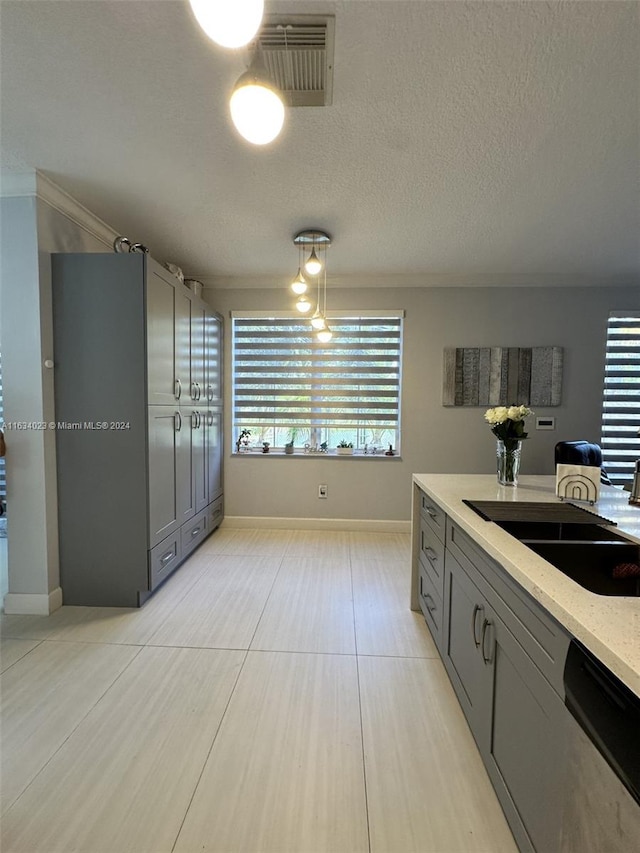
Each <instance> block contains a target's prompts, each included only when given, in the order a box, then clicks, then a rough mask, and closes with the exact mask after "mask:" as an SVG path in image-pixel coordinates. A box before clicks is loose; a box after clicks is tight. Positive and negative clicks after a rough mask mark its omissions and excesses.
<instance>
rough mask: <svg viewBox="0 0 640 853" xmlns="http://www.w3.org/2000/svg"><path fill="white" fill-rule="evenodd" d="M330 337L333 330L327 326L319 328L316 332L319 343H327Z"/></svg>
mask: <svg viewBox="0 0 640 853" xmlns="http://www.w3.org/2000/svg"><path fill="white" fill-rule="evenodd" d="M332 337H333V332H332V331H331V329H330V328H329V327H328V326H325V328H324V329H320V331H318V332H316V338H317V339H318V340H319V341H320V343H321V344H328V343H329V341H330V340H331V338H332Z"/></svg>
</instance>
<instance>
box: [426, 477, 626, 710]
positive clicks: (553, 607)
mask: <svg viewBox="0 0 640 853" xmlns="http://www.w3.org/2000/svg"><path fill="white" fill-rule="evenodd" d="M413 482H414V483H415V484H416V485H417V486H419V488H420V489H422V490H423V491H424V492H426V493H427V494H428V495H429V496H430V497H431V498H432V499H433V500H434V501H435V502H436V503H438V504H439V505H440V506H441V507H442V509H443V510H444V511H445V512H446V513H447V515H448V516H450V518H451V519H452V520H453V521H455V522H457V524H459V525H460V527H461V528H462V529H463V530H465V531H466V532H467V533H468V534H469V535H470V536H471V537H473V539H474V540H475V541H476V542H477V543H478V544H479V545H480V546H481V547H482V548H483V549H484V550H485V551H486V552H487V553H488V554H490V555H491V556H492V557H493V558H494V559H495V560H496V561H497V562H498V563H500V565H501V566H503V568H504V569H506V571H508V572H509V574H510V575H511V576H512V577H513V578H514V580H516V581H517V582H518V583H519V584H520V586H521V587H523V589H525V590H526V591H527V592H528V593H529V594H530V595H531V596H532V597H533V598H534V599H535V600H536V601H538V602H539V603H540V604H541V605H542V606H543V607H544V608H545V609H546V610H547V611H548V612H549V613H551V615H552V616H554V617H555V618H556V619H557V621H558V622H560V624H561V625H563V626H564V627H565V628H566V630H567V631H568V632H569V633H570V634H572V635H573V636H574V637H576V639H578V640H580V642H582V643H584V645H585V646H586V647H587V648H588V649H590V650H591V651H592V652H593V653H594V654H595V655H596V657H598V658H599V659H600V660H601V661H602V662H603V663H604V664H605V665H606V666H608V667H609V669H611V671H612V672H614V673H615V674H616V675H617V676H618V677H619V678H620V679H621V680H622V681H623V682H624V683H625V684H627V685H628V686H629V687H630V688H631V689H632V690H633V691H634V692H635V693H636V694H638V695H639V696H640V598H631V597H617V596H605V595H596V594H595V593H593V592H589V591H588V590H586V589H583V588H582V587H581V586H579V585H578V584H576V583H575V582H574V581H572V580H571V579H570V578H568V577H566V576H565V575H564V574H562V572H560V571H559V570H558V569H556V568H555V567H554V566H552V565H551V564H550V563H548V562H547V561H546V560H544V559H543V558H542V557H540V556H538V555H537V554H535V553H534V552H533V551H531V550H530V549H529V548H527V546H526V545H523V544H522V543H521V542H519V541H518V540H517V539H515V538H514V537H513V536H510V535H509V534H508V533H506V532H505V531H504V530H502V529H501V528H500V527H498V525H497V524H494V523H493V522H491V521H484V520H483V519H482V518H481V517H480V516H479V515H478V514H477V513H476V512H474V511H473V510H472V509H470V508H469V507H468V506H466V505H465V504H463V503H462V501H463V500H472V501H473V500H487V501H496V500H497V501H502V500H503V501H505V502H509V501H513V502H517V501H551V502H558V503H560V501H559V499H558V498H557V497H556V495H555V477H553V476H524V477H521V478H520V480H519V484H518V486H517V487H506V486H499V485H498V483H497V481H496V477H495V474H414V475H413ZM576 505H577V506H580V507H583V508H584V509H587V510H591V511H592V512H595V513H596V514H597V515H601V516H603V517H605V518H608V519H611V521H613V522H616V524H617V528H616V529H617V530H619V531H620V532H622V533H625V534H628V535H629V536H630V537H631V538H634V539H636V540H638V541H639V542H640V506H632V505H630V504H629V493H628V492H625V491H623V490H622V489H615V488H613V487H611V486H604V487H602V490H601V492H600V500H599V501H598V502H597V503H596V504H594V506H593V507H591V506H589V504H587V503H582V502H576Z"/></svg>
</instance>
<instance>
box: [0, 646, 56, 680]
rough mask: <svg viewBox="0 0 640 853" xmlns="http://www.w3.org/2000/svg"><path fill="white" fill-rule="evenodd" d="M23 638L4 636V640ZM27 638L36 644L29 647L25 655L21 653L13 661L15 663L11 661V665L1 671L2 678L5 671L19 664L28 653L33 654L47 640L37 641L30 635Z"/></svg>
mask: <svg viewBox="0 0 640 853" xmlns="http://www.w3.org/2000/svg"><path fill="white" fill-rule="evenodd" d="M21 639H22V637H2V640H21ZM25 640H26V642H34V643H35V646H34V647H33V648H32V649H29V650H28V651H26V652H25V653H24V654H23V655H21V656H20V657H19V658H18V659H17V660H14V662H13V663H10V664H9V666H8V667H7V668H6V669H3V670H2V671H1V672H0V678H1V677H2V676H3V675H4V674H5V673H7V672H9V670H10V669H12V668H13V667H14V666H15V665H16V664H17V663H20V661H22V660H24V659H25V658H26V657H27V656H28V655H30V654H31V652H35V650H36V649H37V648H38V647H39V646H41V645H42V644H43V643H44V642H45V640H44V639H43V640H38V641H36V640H32V639H31V638H30V637H26V638H25ZM0 645H2V642H1V640H0Z"/></svg>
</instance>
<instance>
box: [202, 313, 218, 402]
mask: <svg viewBox="0 0 640 853" xmlns="http://www.w3.org/2000/svg"><path fill="white" fill-rule="evenodd" d="M205 366H206V372H207V377H206V379H207V394H206V397H207V403H209V404H210V405H214V406H221V405H222V318H221V317H220V316H219V315H218V314H215V313H214V312H212V311H209V310H207V312H206V314H205Z"/></svg>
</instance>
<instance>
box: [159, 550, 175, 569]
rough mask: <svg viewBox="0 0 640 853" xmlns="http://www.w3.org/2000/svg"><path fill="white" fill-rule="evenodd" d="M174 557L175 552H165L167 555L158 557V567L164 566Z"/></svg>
mask: <svg viewBox="0 0 640 853" xmlns="http://www.w3.org/2000/svg"><path fill="white" fill-rule="evenodd" d="M174 556H175V551H173V550H171V551H167V553H166V554H165V555H164V556H163V557H160V565H164V564H165V563H168V562H169V560H173V558H174Z"/></svg>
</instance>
